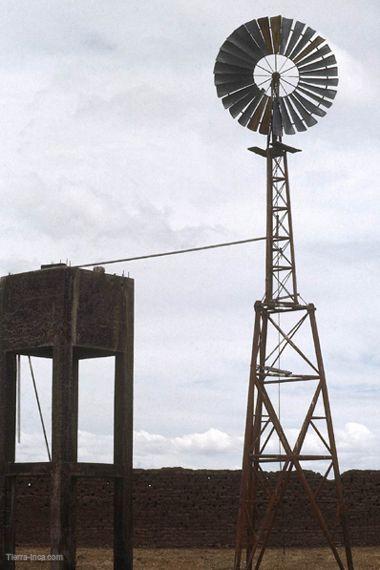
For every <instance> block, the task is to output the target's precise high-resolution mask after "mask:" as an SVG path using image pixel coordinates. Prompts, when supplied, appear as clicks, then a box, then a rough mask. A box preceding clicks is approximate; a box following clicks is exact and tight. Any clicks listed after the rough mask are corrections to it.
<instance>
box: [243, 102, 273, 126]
mask: <svg viewBox="0 0 380 570" xmlns="http://www.w3.org/2000/svg"><path fill="white" fill-rule="evenodd" d="M268 99H269V97H263V98H262V99H261V101H260V103H259V105H258V106H257V108H256V111H255V112H254V113H253V115H252V119H251V120H250V121H249V123H248V125H247V127H248V129H250V130H251V131H257V128H258V126H259V123H260V119H261V115H262V114H263V111H264V109H265V106H266V104H267V101H268Z"/></svg>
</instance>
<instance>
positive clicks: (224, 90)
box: [216, 79, 253, 97]
mask: <svg viewBox="0 0 380 570" xmlns="http://www.w3.org/2000/svg"><path fill="white" fill-rule="evenodd" d="M252 83H253V79H252ZM244 87H247V83H246V82H240V83H229V84H228V85H217V86H216V92H217V94H218V97H224V96H225V95H229V94H230V93H235V91H240V89H243V88H244Z"/></svg>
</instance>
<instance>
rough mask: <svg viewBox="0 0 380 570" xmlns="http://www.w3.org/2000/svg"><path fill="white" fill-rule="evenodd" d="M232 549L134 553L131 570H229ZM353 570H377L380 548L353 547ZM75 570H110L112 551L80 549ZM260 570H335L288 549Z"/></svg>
mask: <svg viewBox="0 0 380 570" xmlns="http://www.w3.org/2000/svg"><path fill="white" fill-rule="evenodd" d="M26 552H28V553H29V552H30V553H33V554H47V552H46V551H45V550H44V549H30V550H27V549H22V550H21V549H20V550H19V551H18V553H26ZM232 561H233V552H232V551H231V550H227V549H226V550H223V549H219V550H216V549H215V550H210V549H209V550H200V549H194V550H184V549H176V550H163V549H156V550H145V549H137V550H135V564H134V570H231V569H232ZM354 562H355V570H380V548H379V547H377V548H375V547H374V548H355V549H354ZM26 567H27V568H28V569H30V570H40V569H41V568H44V569H45V570H46V569H47V568H48V567H49V565H48V563H46V562H18V563H17V564H16V568H17V569H18V568H26ZM77 568H78V570H93V569H97V568H100V569H104V570H108V569H109V570H111V569H112V568H113V564H112V552H111V551H110V550H105V549H79V550H78V561H77ZM261 568H262V569H263V570H331V569H334V568H337V565H336V563H335V561H334V559H333V558H332V556H331V554H330V552H329V551H328V550H327V549H324V548H313V549H301V548H290V549H286V550H285V552H283V551H282V550H280V549H270V550H268V552H267V554H266V555H265V558H264V561H263V564H262V566H261Z"/></svg>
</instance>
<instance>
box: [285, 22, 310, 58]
mask: <svg viewBox="0 0 380 570" xmlns="http://www.w3.org/2000/svg"><path fill="white" fill-rule="evenodd" d="M304 27H305V24H303V23H302V22H296V23H295V26H294V30H293V32H292V33H291V35H290V40H289V43H288V47H287V48H286V52H285V55H286V57H289V54H290V53H291V52H292V50H293V48H294V46H295V45H296V43H297V42H298V40H299V39H300V37H301V33H302V30H303V29H304Z"/></svg>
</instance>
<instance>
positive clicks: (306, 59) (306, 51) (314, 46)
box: [293, 36, 331, 65]
mask: <svg viewBox="0 0 380 570" xmlns="http://www.w3.org/2000/svg"><path fill="white" fill-rule="evenodd" d="M324 41H325V38H322V37H321V36H318V37H316V38H315V39H314V40H313V41H312V42H311V43H310V44H309V45H308V46H307V47H305V49H304V50H303V51H301V53H299V54H298V55H297V57H295V58H294V59H293V61H294V63H301V62H302V63H301V65H303V64H304V63H309V61H313V60H314V59H316V58H318V57H319V56H322V55H326V54H328V53H330V51H331V49H330V46H328V45H327V44H326V45H324V46H322V47H321V48H320V49H317V48H318V46H319V45H320V44H322V43H323V42H324ZM314 49H315V52H314V53H312V54H311V55H310V56H309V57H306V56H307V55H308V54H309V53H311V52H312V51H313V50H314Z"/></svg>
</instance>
